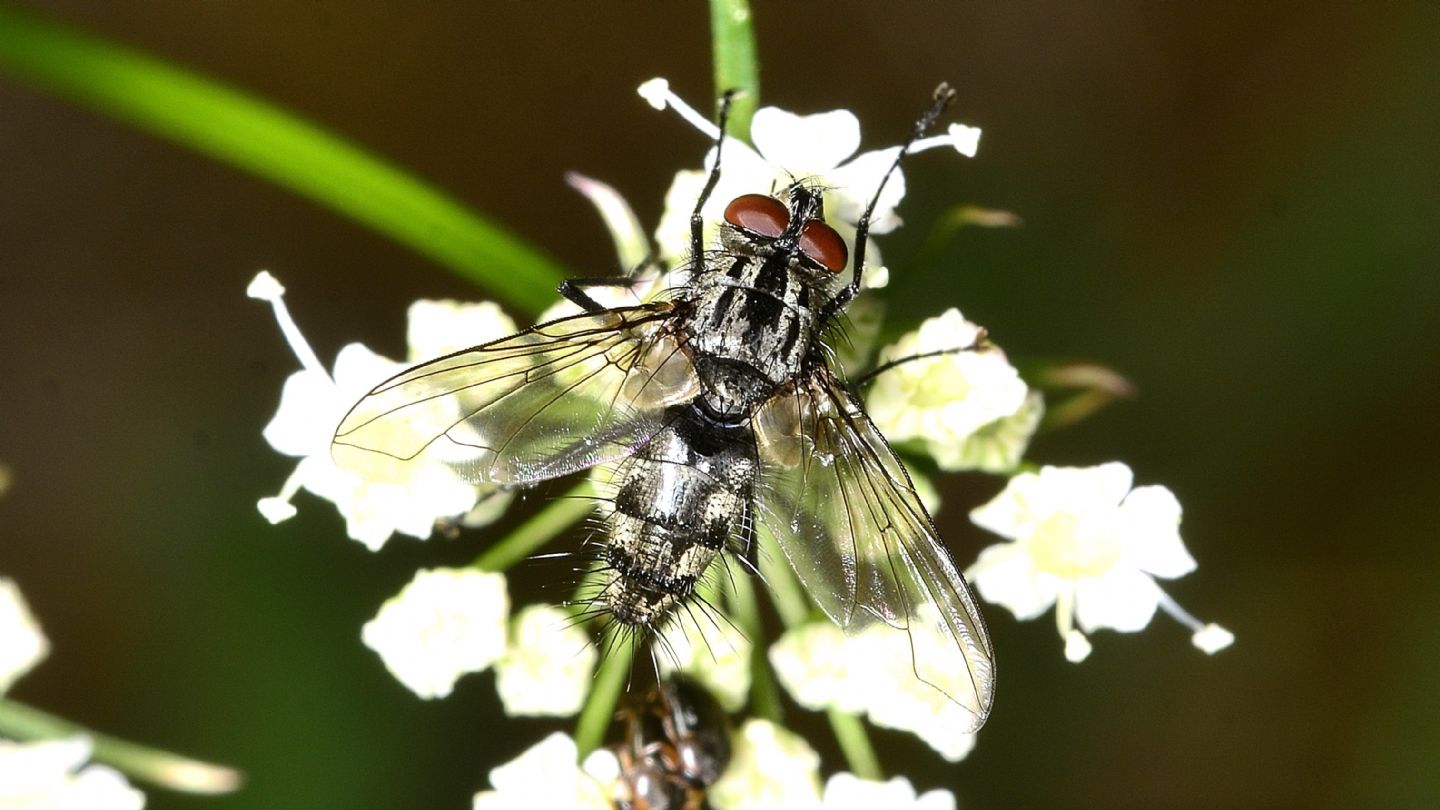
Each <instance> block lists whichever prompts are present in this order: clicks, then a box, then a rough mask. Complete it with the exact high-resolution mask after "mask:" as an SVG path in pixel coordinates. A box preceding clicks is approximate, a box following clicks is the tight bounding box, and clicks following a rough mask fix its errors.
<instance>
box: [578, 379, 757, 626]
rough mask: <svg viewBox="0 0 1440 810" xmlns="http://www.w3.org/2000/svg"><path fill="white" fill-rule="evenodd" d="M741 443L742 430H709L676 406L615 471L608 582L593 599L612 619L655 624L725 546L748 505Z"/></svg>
mask: <svg viewBox="0 0 1440 810" xmlns="http://www.w3.org/2000/svg"><path fill="white" fill-rule="evenodd" d="M697 431H701V435H696V433H697ZM731 433H737V434H741V435H734V436H732V435H728V434H731ZM748 439H749V437H748V432H743V433H742V431H741V430H740V429H736V428H720V427H717V426H714V425H713V424H711V423H709V422H708V421H707V420H706V419H705V417H703V416H702V415H700V414H699V413H698V412H696V411H694V410H693V409H692V408H691V406H683V407H682V408H680V409H677V412H676V418H675V419H673V420H672V422H671V424H670V426H669V427H667V428H665V429H664V430H662V431H661V432H660V434H659V435H657V436H656V437H655V438H654V439H652V440H651V441H650V442H648V443H647V444H646V445H645V447H643V448H641V450H640V451H639V452H637V453H636V454H635V455H633V456H631V457H630V458H628V459H626V460H625V461H624V462H621V464H620V465H619V467H618V468H617V469H616V470H615V474H614V476H613V478H612V483H613V485H614V486H615V494H614V510H613V512H611V514H610V517H609V519H608V520H609V523H610V526H609V541H608V545H607V546H606V549H605V561H606V563H607V566H606V567H607V568H608V571H609V574H608V576H609V581H608V582H606V583H605V586H604V589H603V590H602V591H601V594H600V597H599V599H600V601H601V603H602V604H603V606H604V607H605V609H606V610H608V611H609V612H610V613H611V614H612V615H613V616H614V617H615V618H616V620H618V621H620V622H622V623H623V624H627V625H634V626H645V627H656V626H658V625H659V624H660V623H661V622H662V621H663V620H664V619H665V618H666V617H667V616H668V615H669V614H670V613H671V612H673V611H674V610H675V609H676V608H677V607H678V606H679V605H680V604H681V603H682V602H684V601H685V600H686V599H687V598H689V597H690V596H691V594H693V593H694V592H695V586H696V584H697V583H698V582H699V581H700V578H701V577H703V576H704V575H705V572H706V571H707V570H708V569H709V567H710V564H711V563H712V562H714V560H715V557H716V556H717V555H719V554H721V553H722V552H723V551H724V550H725V549H726V547H727V546H728V545H730V544H731V540H732V538H733V537H734V536H735V533H736V530H737V529H738V527H739V526H740V524H741V522H742V518H743V516H744V514H745V510H746V505H747V504H748V503H749V500H750V489H751V479H752V477H753V475H754V469H755V464H754V460H753V450H752V449H751V448H752V447H753V443H752V442H751V441H749V440H748Z"/></svg>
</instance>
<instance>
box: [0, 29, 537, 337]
mask: <svg viewBox="0 0 1440 810" xmlns="http://www.w3.org/2000/svg"><path fill="white" fill-rule="evenodd" d="M0 71H5V72H8V73H10V74H12V75H14V76H16V77H18V78H20V79H22V80H24V81H26V82H28V83H30V84H32V85H34V86H36V87H38V88H40V89H42V90H46V91H48V92H51V93H55V94H56V95H59V96H63V97H65V98H67V99H69V100H71V101H74V102H76V103H78V104H80V105H82V106H86V107H89V108H91V109H94V110H97V111H99V112H103V113H105V114H107V115H111V116H113V117H115V118H117V119H119V120H122V121H125V122H127V123H130V124H132V125H134V126H136V127H139V128H140V129H143V130H145V131H147V132H150V133H151V134H154V135H158V136H160V137H162V138H166V139H169V140H171V141H174V142H176V143H179V144H182V145H184V146H188V147H190V148H192V149H195V150H196V151H199V152H203V153H205V154H207V155H210V156H211V157H213V158H215V159H217V160H219V161H221V162H223V163H227V164H229V165H231V166H234V167H236V168H239V169H243V170H245V171H248V172H252V173H254V174H256V175H259V176H261V177H264V178H266V179H268V180H270V181H272V182H274V183H276V184H278V185H281V186H284V187H286V188H288V189H290V190H292V191H294V192H296V193H298V194H300V195H301V196H304V197H308V198H309V199H311V200H313V201H315V202H318V203H320V204H321V205H324V206H326V207H328V208H330V209H331V210H333V211H336V212H338V213H340V214H344V215H345V216H348V217H350V218H351V219H354V220H355V221H357V222H360V223H362V224H364V225H367V226H369V227H371V228H373V229H375V230H376V231H378V232H380V233H382V234H385V235H386V236H389V237H390V238H392V239H394V240H396V241H398V242H400V243H401V244H404V245H408V246H409V247H411V248H412V249H414V250H416V251H418V252H419V253H421V254H423V255H425V256H428V257H430V258H431V259H434V260H435V261H436V262H438V263H440V264H441V265H443V266H445V267H447V268H449V269H450V270H453V271H454V272H456V273H457V274H459V275H461V276H463V277H465V278H467V279H470V280H472V281H475V282H476V283H478V284H481V285H483V286H484V287H485V288H486V289H487V290H489V291H490V292H492V293H493V294H494V295H495V296H497V297H498V298H501V299H503V300H504V301H506V302H507V303H509V304H512V305H514V306H516V307H518V308H520V309H523V310H524V311H525V312H527V313H529V314H532V315H534V314H538V313H539V312H540V311H541V310H543V309H544V308H545V307H546V306H548V305H549V304H550V303H551V302H553V300H554V297H555V296H554V289H555V285H556V283H558V282H559V280H560V279H561V278H563V277H564V275H565V274H564V272H563V271H562V268H561V267H560V266H559V265H558V264H557V263H556V262H555V260H553V259H551V258H550V257H549V256H546V255H545V254H544V253H542V252H540V251H539V250H537V249H535V248H533V247H530V246H529V245H527V244H525V243H524V242H522V241H521V240H520V239H518V238H517V237H515V236H514V235H512V234H510V233H509V232H507V231H506V230H505V229H503V228H501V227H500V226H498V225H496V224H495V223H493V222H490V221H488V220H486V219H485V218H483V217H481V216H480V215H478V214H476V213H474V212H472V211H470V210H469V209H467V208H466V207H465V206H464V205H462V204H461V203H459V202H458V201H456V200H455V199H454V198H452V197H450V196H449V195H447V194H445V193H444V192H442V191H440V190H438V189H436V188H434V187H432V186H430V185H428V184H427V183H425V182H424V181H422V180H420V179H419V178H417V177H415V176H414V175H412V174H409V173H407V172H406V171H404V170H402V169H400V168H398V167H396V166H393V165H391V164H389V163H387V162H386V161H385V160H383V159H381V158H379V157H377V156H376V155H373V154H371V153H369V152H367V151H365V150H363V149H361V148H359V147H357V146H355V145H353V144H350V143H348V142H346V141H345V140H344V139H342V138H340V137H339V136H337V135H334V134H332V133H330V132H327V131H326V130H324V129H322V128H321V127H319V126H317V125H315V124H313V123H310V122H309V121H306V120H305V119H303V118H301V117H300V116H298V115H295V114H294V113H291V112H288V111H286V110H283V109H281V108H279V107H277V106H275V105H273V104H270V103H268V102H265V101H262V100H260V99H257V98H255V97H253V96H250V95H247V94H246V93H244V92H242V91H240V90H238V89H235V88H233V87H229V86H227V85H224V84H222V83H220V82H217V81H215V80H213V79H209V78H206V77H204V76H200V75H198V74H196V73H193V72H191V71H188V70H186V69H184V68H182V67H179V66H176V65H172V64H169V63H166V62H164V61H162V60H160V59H157V58H155V57H153V56H149V55H146V54H144V53H141V52H139V51H135V50H132V49H130V48H125V47H122V46H120V45H117V44H114V43H111V42H107V41H105V40H103V39H100V38H98V37H94V36H91V35H88V34H84V33H81V32H78V31H75V30H73V29H71V28H68V27H65V26H62V25H59V24H56V23H52V22H49V21H46V20H43V19H40V18H39V17H36V16H34V15H31V14H28V13H25V12H21V11H18V10H16V9H13V8H10V7H7V6H4V5H0Z"/></svg>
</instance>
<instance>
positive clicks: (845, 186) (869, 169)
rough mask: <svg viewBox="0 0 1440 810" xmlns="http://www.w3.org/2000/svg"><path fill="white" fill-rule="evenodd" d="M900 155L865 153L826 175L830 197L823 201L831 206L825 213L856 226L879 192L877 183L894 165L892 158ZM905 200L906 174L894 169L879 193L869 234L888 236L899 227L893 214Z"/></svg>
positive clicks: (895, 151)
mask: <svg viewBox="0 0 1440 810" xmlns="http://www.w3.org/2000/svg"><path fill="white" fill-rule="evenodd" d="M899 152H900V147H898V146H895V147H891V148H889V149H877V150H875V151H873V152H865V153H864V154H862V155H859V156H858V157H856V158H855V159H854V160H852V161H850V162H849V163H846V164H845V165H844V166H840V167H838V168H836V169H834V170H833V171H831V172H830V173H829V174H827V175H826V176H825V181H826V183H828V184H829V186H830V191H831V193H830V194H829V195H827V197H826V199H827V201H829V202H831V208H832V209H833V210H827V211H826V212H825V213H826V214H827V215H828V216H831V217H836V218H839V219H842V220H844V221H846V222H859V221H860V216H861V215H862V214H864V213H865V206H867V205H869V204H870V200H871V198H873V197H874V196H875V190H876V189H878V188H880V180H881V179H882V178H884V177H885V172H887V171H889V170H890V166H891V165H892V164H894V163H895V156H896V155H897V154H899ZM904 199H905V173H904V172H903V171H902V170H900V169H896V170H895V172H894V173H893V174H891V175H890V179H889V180H886V181H885V189H884V190H883V191H881V192H880V199H879V200H878V201H876V203H875V212H874V213H873V214H872V215H871V218H870V232H871V233H877V234H878V233H889V232H891V231H893V230H895V229H896V228H897V227H899V226H900V217H899V215H897V214H896V213H895V209H896V207H898V206H899V205H900V202H901V201H902V200H904Z"/></svg>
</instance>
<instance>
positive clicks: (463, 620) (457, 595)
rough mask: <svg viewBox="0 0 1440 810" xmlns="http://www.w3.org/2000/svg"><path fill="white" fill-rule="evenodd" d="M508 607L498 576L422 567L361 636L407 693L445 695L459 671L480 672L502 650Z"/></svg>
mask: <svg viewBox="0 0 1440 810" xmlns="http://www.w3.org/2000/svg"><path fill="white" fill-rule="evenodd" d="M509 611H510V598H509V596H508V595H507V594H506V591H505V577H504V575H502V574H496V573H491V572H488V571H477V570H475V569H471V568H435V569H430V570H423V571H420V572H419V573H417V574H416V575H415V578H414V579H412V580H411V581H410V584H408V585H406V586H405V588H404V589H403V590H401V591H400V593H398V594H396V595H395V596H394V597H392V598H391V599H390V600H389V601H387V602H386V603H385V604H384V605H383V606H381V608H380V612H379V613H377V614H376V616H375V618H373V619H371V620H370V621H369V622H368V623H367V624H366V625H365V627H364V629H363V630H362V632H361V639H362V640H363V641H364V642H365V646H367V647H369V648H370V649H372V650H374V651H375V652H377V653H379V654H380V658H381V660H383V661H384V662H385V668H386V669H388V670H390V674H392V675H394V676H395V678H396V679H397V680H399V681H400V682H401V683H402V684H404V685H405V686H406V687H407V688H408V689H410V691H412V692H414V693H415V694H417V695H419V696H420V697H422V698H437V697H445V696H446V695H449V694H450V691H451V690H452V689H453V688H454V686H455V681H456V680H458V679H459V678H460V676H461V675H464V674H466V673H470V672H480V671H481V670H484V669H485V668H486V667H489V666H490V665H491V664H493V663H495V662H496V661H497V660H499V659H500V656H501V655H503V654H504V652H505V635H506V623H507V620H508V618H509Z"/></svg>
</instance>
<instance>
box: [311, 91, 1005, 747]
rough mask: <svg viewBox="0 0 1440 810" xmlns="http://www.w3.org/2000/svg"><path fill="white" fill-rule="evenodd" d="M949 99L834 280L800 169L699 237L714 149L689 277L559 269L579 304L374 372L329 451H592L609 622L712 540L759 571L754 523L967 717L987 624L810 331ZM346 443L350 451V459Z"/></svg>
mask: <svg viewBox="0 0 1440 810" xmlns="http://www.w3.org/2000/svg"><path fill="white" fill-rule="evenodd" d="M953 97H954V92H953V91H952V90H950V88H949V87H948V86H946V85H941V86H940V87H939V88H937V90H936V93H935V99H934V102H933V103H932V104H931V106H930V108H929V109H928V110H927V111H926V112H925V114H924V115H923V116H921V118H920V119H919V120H918V121H917V122H916V124H915V128H914V130H913V131H912V133H911V134H910V137H909V138H908V139H907V141H906V142H905V144H904V146H902V147H901V149H900V151H899V152H898V154H897V155H896V158H895V161H894V163H893V164H892V165H891V166H890V169H889V171H888V172H887V173H886V175H885V177H884V178H883V179H882V180H881V182H880V186H879V188H877V189H876V192H875V196H874V197H872V198H871V200H870V203H869V205H868V206H867V207H866V209H865V212H864V215H863V216H862V217H861V218H860V221H859V223H858V228H857V231H856V237H855V255H854V261H853V267H854V273H853V275H852V277H851V279H850V280H849V282H848V283H845V284H840V283H839V282H838V281H837V278H838V276H839V275H840V273H841V272H842V271H843V270H844V269H845V267H846V266H847V264H850V262H849V259H850V257H849V255H848V254H849V251H848V248H847V245H846V243H845V240H844V239H843V238H842V237H841V236H840V235H839V234H838V233H837V232H836V231H835V230H834V229H833V228H831V227H830V225H828V224H826V222H825V215H824V206H823V201H822V196H821V190H820V189H817V188H814V187H811V186H807V185H806V184H805V183H804V182H799V183H795V184H794V185H791V186H790V187H789V188H788V189H786V190H785V192H784V194H783V196H782V197H781V198H776V197H773V196H770V195H767V194H746V195H743V196H740V197H737V198H736V199H734V200H733V201H731V202H730V203H729V205H728V206H727V207H726V209H725V214H724V222H723V223H722V226H721V228H720V235H719V239H718V243H717V244H716V245H715V247H714V248H713V249H711V250H708V251H707V250H704V249H703V248H704V245H703V243H702V237H701V233H702V227H701V226H702V224H703V223H702V219H701V215H700V211H701V208H702V207H703V206H704V204H705V202H706V200H707V199H708V197H709V195H710V193H711V191H712V190H713V189H714V188H715V184H716V183H717V182H718V180H719V173H720V165H721V162H720V155H719V146H717V153H716V160H715V166H714V168H713V169H712V170H711V173H710V176H709V178H708V181H707V183H706V185H705V189H704V191H703V192H702V193H701V196H700V199H699V200H698V201H697V203H696V206H695V209H694V213H693V214H692V216H691V234H690V242H691V255H692V257H694V258H693V259H692V260H691V262H690V263H689V264H688V265H686V266H685V267H683V268H681V271H682V276H683V277H684V278H685V281H684V283H682V284H680V285H679V286H677V287H676V288H674V289H672V290H671V291H670V292H669V293H667V294H665V295H664V296H662V297H661V298H660V299H658V300H654V301H651V302H649V303H645V304H641V305H638V306H626V307H615V308H606V307H604V306H602V305H601V304H599V303H598V302H597V301H595V300H594V299H593V298H591V297H590V295H589V294H587V293H586V291H585V290H586V288H587V287H593V286H598V285H622V284H623V285H627V286H628V285H630V284H632V283H633V281H634V280H633V279H631V278H628V277H627V278H623V279H610V280H601V279H581V280H572V281H567V282H564V283H562V284H561V285H560V292H561V294H563V295H564V296H565V297H566V298H568V299H569V300H571V301H573V302H574V303H576V304H577V305H579V306H580V307H581V308H582V309H583V310H584V312H583V313H582V314H579V315H575V316H572V317H567V318H561V319H559V320H555V321H551V322H549V323H544V324H540V325H538V326H535V327H533V328H531V329H527V330H525V331H523V332H520V333H518V334H516V335H513V336H511V337H507V338H503V339H501V340H497V341H494V342H491V343H487V344H484V345H481V346H477V347H475V348H472V349H467V350H465V351H461V352H457V353H455V354H451V355H448V356H445V357H441V358H439V359H436V360H432V361H430V362H428V363H423V364H421V365H419V366H416V367H415V368H412V369H410V370H408V371H405V372H403V373H401V374H399V375H397V376H395V377H393V378H391V379H390V380H387V381H386V382H384V383H381V384H380V385H379V386H377V387H376V388H375V389H374V390H373V391H371V392H370V393H369V394H367V395H366V396H365V397H364V398H362V399H361V400H360V401H359V402H358V403H357V404H356V405H355V406H354V407H353V408H352V409H351V410H350V412H349V414H347V415H346V417H345V418H344V420H343V421H342V422H341V424H340V426H339V428H338V429H337V430H336V433H335V439H334V448H333V449H334V452H335V455H336V458H337V461H342V462H343V463H346V464H347V466H352V467H353V466H358V467H359V468H361V469H363V468H364V462H363V457H364V456H365V455H367V454H369V455H371V457H372V458H375V457H376V456H375V455H373V454H379V457H386V458H385V459H384V460H387V461H393V460H395V459H399V460H402V461H422V460H423V461H426V462H427V463H443V464H445V465H448V466H449V467H451V468H453V469H455V470H456V471H458V472H459V474H460V475H461V477H463V478H464V479H465V480H467V481H469V482H472V483H488V484H502V485H512V486H526V485H531V484H535V483H537V482H539V481H543V480H546V479H550V478H555V477H558V476H562V475H567V474H570V473H574V472H577V471H580V470H584V469H588V468H590V467H594V466H596V465H607V467H608V470H609V473H610V480H611V483H612V486H613V496H612V497H611V498H610V503H611V505H612V507H613V508H612V509H611V510H610V512H609V514H608V515H606V516H605V523H606V534H607V541H606V544H605V549H604V552H603V559H604V563H605V565H604V568H605V570H606V577H607V580H606V581H605V583H604V585H603V588H602V590H601V591H600V593H599V595H598V596H597V597H596V604H597V606H598V607H599V608H600V609H602V610H604V611H605V612H608V613H609V614H610V615H611V616H613V618H614V619H615V621H617V622H619V623H621V624H622V625H625V626H628V627H630V628H632V629H637V630H653V629H656V628H658V627H660V626H661V624H662V623H663V622H665V620H666V619H667V618H669V617H670V616H671V615H673V614H674V612H675V611H676V610H677V608H679V607H680V606H681V605H683V604H684V603H685V601H686V600H687V599H689V598H690V597H691V596H692V595H693V594H694V591H695V588H696V585H697V583H699V582H700V580H701V577H703V576H704V575H705V572H706V571H707V570H708V569H709V568H710V566H711V564H712V563H713V562H714V560H715V559H716V557H718V556H720V555H721V554H724V553H727V552H730V553H734V554H735V555H736V556H737V557H738V558H739V559H741V560H742V561H744V563H745V566H746V567H747V568H748V569H749V570H750V571H751V572H755V571H756V570H757V566H756V563H757V560H758V558H757V550H758V547H759V541H758V533H759V532H764V533H766V534H767V535H768V536H769V537H770V538H771V539H773V541H774V544H775V545H776V546H778V548H779V549H780V550H781V551H782V552H783V554H784V556H785V558H786V559H787V560H788V562H789V564H790V566H791V567H792V568H793V569H794V571H795V574H796V576H797V577H798V578H799V580H800V582H801V583H802V584H803V585H804V587H805V588H806V590H807V591H808V593H809V594H810V597H811V598H812V599H813V600H814V601H815V602H816V604H818V605H819V606H820V608H821V609H822V610H823V611H824V612H825V613H826V614H827V615H828V616H829V617H830V618H831V619H832V620H833V621H834V622H835V623H836V624H837V625H839V626H840V627H841V628H842V629H843V630H844V631H845V632H846V633H847V634H849V635H852V636H853V635H858V634H860V633H863V632H866V631H868V630H869V629H871V628H876V627H889V628H894V629H896V630H900V631H904V632H906V633H908V634H909V642H910V649H911V652H912V661H913V664H914V669H915V673H916V675H917V677H919V678H920V679H921V680H922V681H924V682H925V683H927V684H930V685H931V686H933V687H935V688H936V689H938V690H940V691H941V692H942V693H943V694H944V695H945V697H947V698H948V699H950V700H951V701H953V702H954V703H956V704H958V705H959V706H960V707H962V708H964V709H965V710H966V711H967V712H968V713H969V717H970V719H971V722H972V726H973V727H974V728H978V727H979V726H980V725H981V724H982V723H983V722H984V720H985V717H986V716H987V715H988V714H989V711H990V707H991V703H992V701H993V697H994V664H993V657H994V656H993V651H992V649H991V645H990V640H989V637H988V635H987V634H986V630H985V624H984V620H983V619H982V618H981V615H980V612H979V610H978V609H977V607H976V603H975V598H974V595H973V594H972V592H971V590H970V588H969V586H968V585H967V583H966V582H965V580H964V578H963V577H962V576H961V575H960V573H959V571H958V570H957V569H956V567H955V564H954V562H953V561H952V560H951V559H950V557H949V555H948V554H947V553H946V551H945V550H944V548H943V546H942V545H941V542H940V538H939V534H938V533H937V531H936V529H935V525H934V523H933V522H932V521H931V519H930V516H929V514H928V513H927V512H926V510H925V507H924V506H923V505H922V504H921V502H920V498H919V497H918V496H917V495H916V493H915V489H914V487H913V485H912V484H911V482H910V479H909V476H908V474H907V473H906V472H905V469H904V466H903V465H902V464H901V463H900V460H899V459H898V458H897V457H896V455H895V452H894V451H893V450H892V449H891V448H890V445H889V443H888V442H886V440H885V438H884V437H883V436H882V435H881V434H880V432H879V430H878V429H877V428H876V427H875V425H874V423H873V422H871V421H870V418H869V417H868V416H866V414H865V411H864V409H863V407H862V405H861V400H860V397H859V396H858V395H857V394H856V393H855V389H854V388H853V387H852V386H851V385H849V384H847V383H846V382H845V381H843V380H842V379H841V378H840V377H839V376H838V375H837V373H836V372H835V370H834V369H833V368H832V367H831V363H830V360H829V351H828V348H827V346H826V343H825V335H826V334H827V331H828V330H829V329H830V328H831V327H832V326H834V325H835V324H836V322H837V320H838V318H839V317H840V315H841V314H842V313H843V312H844V310H845V308H846V306H847V305H848V304H849V303H850V302H851V301H852V300H853V299H854V297H855V296H856V295H857V294H858V293H859V291H860V289H861V281H862V275H863V273H864V270H865V252H866V245H867V238H868V231H869V223H870V217H871V215H872V213H873V212H874V209H875V206H876V203H877V201H878V199H879V195H880V192H881V190H883V188H884V186H885V182H886V180H888V179H889V177H890V174H891V173H893V172H894V170H895V168H896V167H897V166H898V165H899V163H900V160H901V159H902V158H903V157H904V156H905V154H906V153H907V152H908V151H909V148H910V146H911V145H912V144H913V143H914V142H915V141H916V140H917V139H918V138H919V137H920V136H921V135H922V134H923V133H924V132H925V130H926V129H928V128H929V127H930V125H931V124H933V123H934V121H935V120H936V119H937V118H938V117H939V115H940V113H941V111H942V110H943V109H944V107H945V106H946V105H947V104H948V103H949V102H950V100H951V99H952V98H953ZM728 101H729V99H728V97H727V98H726V99H725V101H724V102H723V103H722V107H721V115H720V129H721V132H722V133H723V131H724V124H725V117H726V111H727V110H728ZM723 141H724V138H723V134H722V136H721V137H720V138H719V139H718V141H717V143H718V144H720V145H723ZM356 451H365V452H362V453H359V456H361V457H362V458H361V460H360V461H359V463H358V465H357V463H356V460H355V456H356ZM342 457H343V458H342ZM956 683H959V684H960V685H959V686H956V685H955V684H956ZM942 684H946V685H942Z"/></svg>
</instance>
